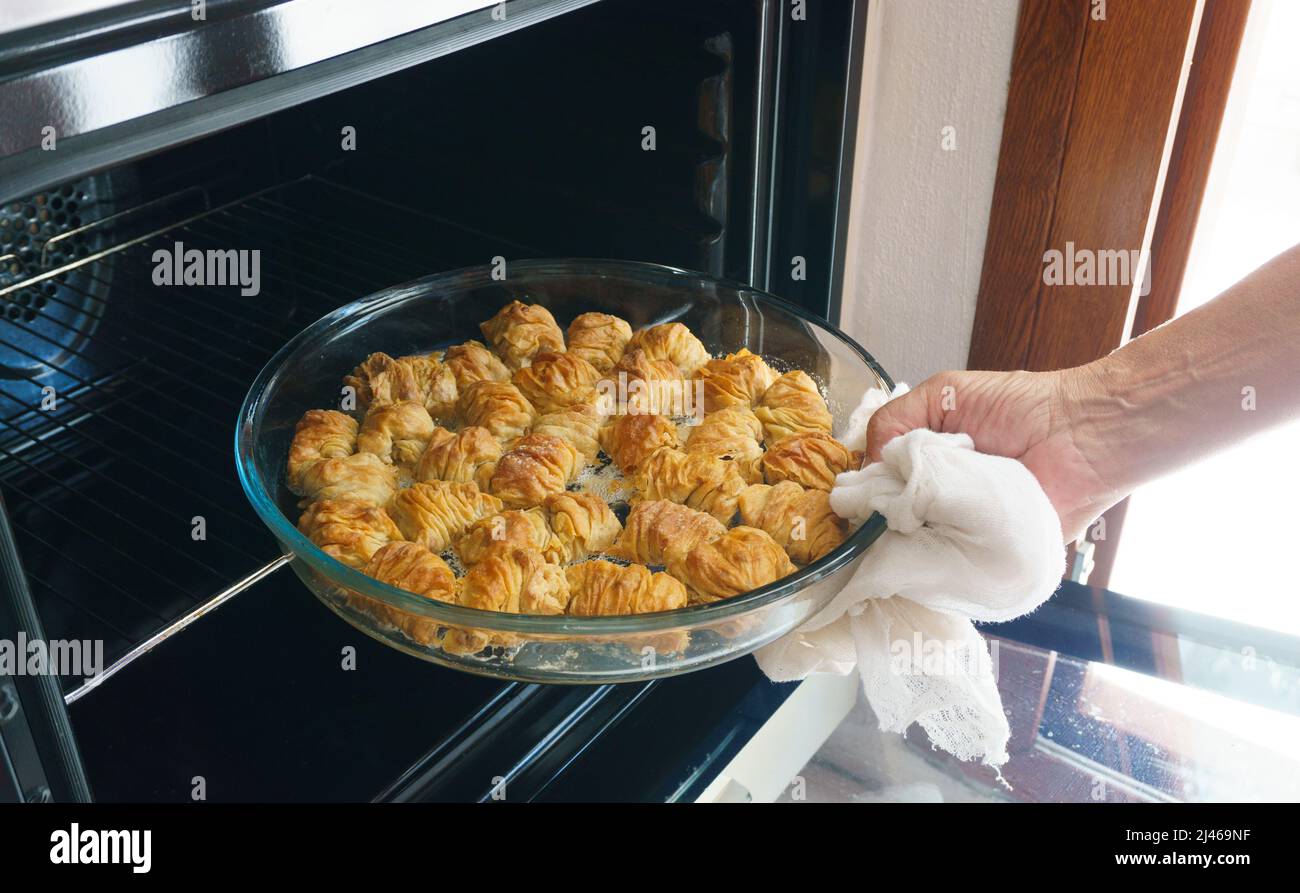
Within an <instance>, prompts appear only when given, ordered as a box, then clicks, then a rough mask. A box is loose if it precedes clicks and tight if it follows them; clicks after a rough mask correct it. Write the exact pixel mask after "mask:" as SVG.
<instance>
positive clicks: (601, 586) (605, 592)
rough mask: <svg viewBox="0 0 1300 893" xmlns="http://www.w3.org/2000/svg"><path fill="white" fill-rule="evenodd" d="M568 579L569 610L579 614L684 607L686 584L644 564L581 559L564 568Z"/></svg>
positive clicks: (594, 615) (669, 609)
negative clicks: (651, 570)
mask: <svg viewBox="0 0 1300 893" xmlns="http://www.w3.org/2000/svg"><path fill="white" fill-rule="evenodd" d="M564 574H565V577H567V579H568V583H569V609H568V613H570V614H573V615H575V616H578V617H601V616H611V615H617V614H650V613H653V612H655V611H672V610H674V609H676V608H684V607H686V587H685V586H683V585H682V583H681V581H680V580H677V579H675V578H674V577H672V576H670V575H669V574H665V573H651V572H650V569H649V568H647V567H646V566H645V565H643V564H630V565H627V566H623V565H621V564H614V563H613V562H612V561H584V562H582V563H581V564H575V565H573V566H572V567H567V568H565V569H564Z"/></svg>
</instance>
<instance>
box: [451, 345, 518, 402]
mask: <svg viewBox="0 0 1300 893" xmlns="http://www.w3.org/2000/svg"><path fill="white" fill-rule="evenodd" d="M442 361H443V363H446V364H447V368H448V369H451V374H452V376H455V378H456V387H458V389H460V390H461V391H463V390H465V389H467V387H469V386H471V385H473V383H474V382H476V381H507V380H510V369H508V368H507V367H506V364H504V363H502V361H500V357H498V356H497V355H495V354H493V352H491V351H490V350H487V348H486V347H484V346H482V344H481V343H480V342H477V341H467V342H465V343H463V344H456V346H454V347H448V348H447V352H446V354H443V355H442Z"/></svg>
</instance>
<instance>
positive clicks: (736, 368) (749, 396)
mask: <svg viewBox="0 0 1300 893" xmlns="http://www.w3.org/2000/svg"><path fill="white" fill-rule="evenodd" d="M700 378H701V379H702V380H703V382H704V411H705V412H713V411H714V410H718V409H726V408H727V407H728V406H753V405H754V404H756V403H758V400H759V398H760V397H762V396H763V393H764V392H765V391H766V390H767V389H768V388H769V387H771V386H772V383H773V382H775V381H776V379H777V375H776V372H775V371H774V370H773V369H772V367H771V366H769V365H767V363H766V362H765V361H764V360H763V358H762V357H760V356H758V355H757V354H753V353H750V352H749V351H748V350H745V349H744V348H741V349H740V350H738V351H736V352H735V353H733V354H728V355H727V356H725V357H722V358H721V359H716V360H709V361H708V362H707V363H705V364H704V365H703V366H702V367H701V368H700Z"/></svg>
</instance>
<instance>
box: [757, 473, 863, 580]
mask: <svg viewBox="0 0 1300 893" xmlns="http://www.w3.org/2000/svg"><path fill="white" fill-rule="evenodd" d="M739 504H740V518H741V521H742V522H743V523H744V524H745V525H746V526H748V527H757V528H759V529H760V530H764V531H766V532H767V533H768V535H770V536H771V537H772V539H774V540H776V541H777V542H778V543H779V544H780V545H781V548H783V549H785V551H786V554H787V555H789V556H790V558H791V559H792V560H794V561H795V562H797V563H799V564H811V563H812V562H814V561H816V560H817V559H818V558H821V557H822V556H823V555H825V554H826V553H828V552H830V551H831V550H832V549H834V548H835V547H836V546H838V545H839V544H840V543H842V542H844V539H845V537H847V536H848V535H849V522H848V521H846V520H845V519H843V518H841V517H840V516H839V515H837V514H835V511H834V510H833V509H832V508H831V499H830V494H829V493H827V492H826V491H825V490H808V489H805V488H803V487H801V486H799V485H798V484H796V483H795V482H794V481H782V482H781V483H779V484H775V485H773V484H754V485H753V486H750V487H746V488H745V489H744V490H743V491H742V492H741V494H740V500H739Z"/></svg>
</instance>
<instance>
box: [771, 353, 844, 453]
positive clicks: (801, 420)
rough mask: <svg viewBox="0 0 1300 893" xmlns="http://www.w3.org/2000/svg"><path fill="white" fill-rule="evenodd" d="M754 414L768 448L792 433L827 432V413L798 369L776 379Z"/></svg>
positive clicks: (806, 377) (829, 417)
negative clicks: (760, 423)
mask: <svg viewBox="0 0 1300 893" xmlns="http://www.w3.org/2000/svg"><path fill="white" fill-rule="evenodd" d="M754 415H756V416H758V420H759V421H760V422H762V423H763V440H764V442H765V443H766V444H767V446H768V447H769V448H770V447H771V446H773V445H774V444H776V443H779V442H780V441H781V440H782V439H783V438H786V437H789V436H790V435H792V434H807V433H809V432H812V431H821V432H823V433H826V434H830V433H831V413H830V410H829V409H827V408H826V401H825V400H823V399H822V395H821V392H820V391H818V390H817V385H816V383H814V382H813V380H812V379H811V378H809V377H808V373H806V372H803V371H801V370H799V369H796V370H794V371H793V372H787V373H786V374H785V375H782V376H781V377H780V378H778V379H777V380H776V381H775V382H774V383H773V384H772V386H771V387H770V388H768V389H767V390H766V391H765V392H764V393H763V397H762V399H761V400H759V404H758V409H756V410H754Z"/></svg>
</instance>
